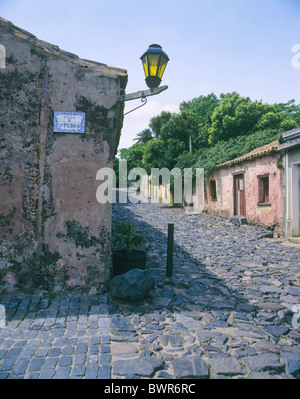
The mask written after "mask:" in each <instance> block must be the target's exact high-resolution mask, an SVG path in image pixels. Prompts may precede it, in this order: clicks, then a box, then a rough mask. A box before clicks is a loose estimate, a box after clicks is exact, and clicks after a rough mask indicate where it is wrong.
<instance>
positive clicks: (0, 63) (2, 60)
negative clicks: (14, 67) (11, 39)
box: [0, 44, 6, 68]
mask: <svg viewBox="0 0 300 399" xmlns="http://www.w3.org/2000/svg"><path fill="white" fill-rule="evenodd" d="M0 68H6V50H5V46H3V44H0Z"/></svg>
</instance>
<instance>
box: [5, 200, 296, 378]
mask: <svg viewBox="0 0 300 399" xmlns="http://www.w3.org/2000/svg"><path fill="white" fill-rule="evenodd" d="M128 219H129V220H132V221H133V222H134V224H135V225H136V227H137V230H138V231H139V232H141V233H143V234H144V235H145V237H146V248H147V251H148V258H147V268H148V269H149V270H151V273H152V275H153V276H154V278H155V289H154V290H152V291H151V292H150V295H149V296H148V297H147V298H145V299H144V300H140V301H138V302H136V303H125V302H124V301H122V300H117V299H115V298H113V297H112V296H111V295H110V293H107V294H105V295H92V296H80V297H79V296H78V297H75V296H74V297H67V296H65V297H55V298H53V297H49V298H48V297H38V296H3V297H2V298H1V299H0V303H1V304H2V305H4V306H5V310H6V327H5V328H2V329H0V378H2V379H7V378H8V379H10V378H41V379H51V378H54V379H58V378H60V379H66V378H80V379H81V378H85V379H96V378H98V379H118V378H126V379H129V378H151V379H156V378H161V379H163V378H164V379H179V378H184V377H186V378H205V379H209V378H210V379H214V378H252V379H261V378H280V379H295V378H299V377H300V347H299V342H300V330H299V328H296V327H297V326H298V324H297V323H298V321H297V317H295V307H296V306H297V305H299V304H300V279H299V277H300V250H299V246H298V247H297V246H296V245H294V246H293V245H290V244H288V243H286V242H280V240H278V239H273V238H269V237H270V232H269V231H266V230H264V229H262V228H260V227H258V226H251V225H243V226H236V225H233V224H231V223H229V220H228V219H225V218H222V217H220V216H212V215H208V214H205V213H203V214H201V215H187V214H185V212H184V210H183V209H176V208H168V207H162V206H158V205H155V204H137V205H133V204H124V205H121V204H115V205H114V206H113V226H115V223H116V222H117V221H121V220H128ZM168 223H174V226H175V236H174V239H175V242H174V269H173V277H171V278H167V277H166V263H167V261H166V259H167V227H168Z"/></svg>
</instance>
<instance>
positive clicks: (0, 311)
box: [0, 305, 5, 328]
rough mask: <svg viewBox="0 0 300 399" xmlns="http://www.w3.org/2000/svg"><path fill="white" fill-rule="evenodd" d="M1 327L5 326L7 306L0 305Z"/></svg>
mask: <svg viewBox="0 0 300 399" xmlns="http://www.w3.org/2000/svg"><path fill="white" fill-rule="evenodd" d="M0 328H5V307H4V306H3V305H0Z"/></svg>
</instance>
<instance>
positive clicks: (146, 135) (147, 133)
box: [134, 128, 153, 143]
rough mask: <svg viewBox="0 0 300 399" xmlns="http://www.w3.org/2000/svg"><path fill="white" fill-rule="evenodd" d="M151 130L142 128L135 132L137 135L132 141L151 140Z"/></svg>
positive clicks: (142, 141)
mask: <svg viewBox="0 0 300 399" xmlns="http://www.w3.org/2000/svg"><path fill="white" fill-rule="evenodd" d="M152 139H153V136H152V131H151V129H149V128H148V129H144V130H142V131H141V132H140V133H138V134H137V137H136V138H135V139H134V141H136V140H137V143H147V141H149V140H152Z"/></svg>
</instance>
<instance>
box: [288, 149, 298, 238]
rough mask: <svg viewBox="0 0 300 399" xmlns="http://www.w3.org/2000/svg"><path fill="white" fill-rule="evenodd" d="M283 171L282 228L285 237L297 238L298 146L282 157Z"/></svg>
mask: <svg viewBox="0 0 300 399" xmlns="http://www.w3.org/2000/svg"><path fill="white" fill-rule="evenodd" d="M284 164H285V167H286V171H285V212H284V219H285V221H284V226H285V234H286V235H287V236H299V235H300V229H299V224H300V221H299V219H300V218H299V207H300V201H299V170H298V168H299V167H300V146H298V147H294V148H290V149H288V150H287V152H286V154H285V157H284Z"/></svg>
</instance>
